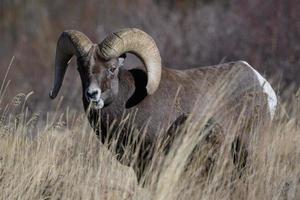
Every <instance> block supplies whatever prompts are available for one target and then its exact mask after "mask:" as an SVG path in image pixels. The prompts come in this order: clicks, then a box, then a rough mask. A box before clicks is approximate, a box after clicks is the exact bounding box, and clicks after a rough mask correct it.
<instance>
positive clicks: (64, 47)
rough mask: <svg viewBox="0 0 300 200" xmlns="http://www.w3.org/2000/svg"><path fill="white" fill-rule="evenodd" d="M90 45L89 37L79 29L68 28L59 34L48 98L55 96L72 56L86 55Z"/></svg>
mask: <svg viewBox="0 0 300 200" xmlns="http://www.w3.org/2000/svg"><path fill="white" fill-rule="evenodd" d="M92 45H93V43H92V42H91V41H90V40H89V38H88V37H87V36H86V35H84V34H83V33H81V32H79V31H75V30H68V31H64V32H63V33H62V34H61V35H60V37H59V39H58V42H57V47H56V56H55V77H54V86H53V89H52V90H51V91H50V94H49V96H50V98H52V99H54V98H55V97H56V96H57V94H58V92H59V90H60V87H61V85H62V82H63V79H64V75H65V72H66V70H67V67H68V62H69V61H70V59H71V58H72V56H73V55H75V56H76V57H77V58H78V57H81V56H84V55H86V54H87V53H88V52H89V50H90V49H91V47H92Z"/></svg>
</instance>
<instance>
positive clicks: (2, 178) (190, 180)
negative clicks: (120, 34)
mask: <svg viewBox="0 0 300 200" xmlns="http://www.w3.org/2000/svg"><path fill="white" fill-rule="evenodd" d="M299 6H300V4H299V3H298V2H297V1H296V0H286V1H280V0H270V1H263V0H251V1H246V0H223V1H207V0H201V1H196V0H167V1H159V0H153V1H148V0H122V1H118V0H88V1H80V0H75V1H73V0H72V1H71V0H65V1H38V0H30V1H19V0H16V1H11V0H2V1H1V2H0V35H1V36H0V37H1V46H0V80H4V77H5V76H6V70H7V68H8V67H7V66H8V65H10V64H9V63H11V65H10V66H11V67H10V70H9V72H8V77H7V79H5V80H6V81H4V82H3V84H2V86H1V84H0V86H1V87H0V199H18V198H19V199H151V198H152V199H162V200H165V199H299V198H300V188H299V187H300V168H299V166H300V159H299V158H300V148H299V144H300V137H299V136H300V132H299V130H300V129H299V119H300V109H299V105H300V99H299V94H298V93H299V92H298V93H296V94H295V88H297V87H298V85H299V83H300V79H299V73H300V71H299V70H300V68H299V67H297V66H298V65H299V64H300V57H299V56H300V41H299V40H300V35H299V34H300V25H299V20H298V19H299V17H300V16H299V12H298V11H299V9H300V8H299ZM124 27H137V28H140V29H143V30H144V31H146V32H147V33H149V34H150V35H151V36H152V37H153V38H154V39H155V41H156V42H157V44H158V47H159V49H160V52H161V54H162V60H163V63H164V64H165V65H166V66H174V67H176V68H181V67H182V66H186V67H195V66H205V65H213V64H217V63H220V62H225V61H233V60H241V59H243V60H247V61H248V62H249V63H250V64H252V65H253V66H254V67H255V68H256V69H258V71H260V72H262V73H265V74H266V76H267V77H268V79H269V77H272V79H273V82H272V84H273V86H274V88H276V89H277V90H278V91H277V92H278V94H279V95H280V96H281V98H282V101H281V103H280V106H279V110H278V113H277V116H276V118H275V120H274V122H273V123H272V124H271V126H270V127H268V128H266V129H265V130H263V131H261V132H257V131H254V130H250V131H249V134H250V135H251V136H252V138H251V142H250V148H251V150H252V151H250V152H249V160H250V162H249V164H248V165H247V167H246V168H245V169H244V171H243V173H242V175H241V174H240V173H238V171H237V170H236V169H235V167H234V165H233V164H232V157H231V154H230V148H229V147H230V146H231V142H232V139H233V136H234V135H235V134H237V133H236V130H237V128H238V126H239V122H236V124H233V126H232V129H231V131H230V132H229V131H228V132H227V133H226V134H224V135H225V136H224V138H223V137H222V138H218V137H216V138H215V137H214V136H213V137H212V138H213V139H212V140H210V139H209V140H207V137H204V136H203V135H201V134H200V133H202V134H203V132H199V130H202V129H203V128H204V127H205V125H206V122H207V120H208V119H207V117H205V118H201V119H199V121H193V123H190V124H187V126H186V127H185V128H184V129H183V130H180V131H181V132H182V133H185V134H182V137H179V139H178V142H175V145H174V146H173V147H172V148H171V151H170V154H169V155H168V157H167V158H166V160H165V162H162V163H160V162H159V164H158V163H153V165H152V168H151V169H149V172H148V173H147V174H146V175H145V177H144V179H145V186H144V188H142V186H141V185H138V184H137V181H136V177H135V175H134V173H133V171H132V169H130V168H129V167H125V166H123V165H120V164H119V163H118V162H116V161H115V158H114V157H115V155H113V154H110V153H108V151H106V148H104V147H107V144H105V145H104V146H103V145H102V144H99V141H98V140H97V139H96V136H95V135H94V134H93V133H92V131H91V130H90V128H89V125H88V124H87V122H86V120H85V116H83V115H81V113H83V109H82V105H81V104H82V103H81V89H80V87H81V86H80V79H79V76H78V74H77V72H76V70H75V62H74V60H73V61H72V63H71V66H70V67H69V69H68V70H69V72H68V73H67V74H66V79H65V81H64V86H63V88H62V90H63V91H62V92H61V93H60V94H61V95H62V96H64V99H62V100H61V101H55V102H51V101H50V99H49V97H48V92H49V89H50V87H51V85H52V79H53V68H54V56H55V55H54V54H55V52H54V51H55V46H56V41H57V38H58V36H59V34H60V33H61V32H62V31H63V30H66V29H77V30H80V31H82V32H84V33H86V34H87V35H88V36H89V37H90V38H91V39H92V40H93V41H99V42H100V41H102V39H103V38H104V37H105V36H106V35H107V33H109V32H111V31H113V30H117V29H120V28H124ZM12 58H13V59H12ZM136 64H140V63H138V62H137V60H135V59H133V58H131V59H129V62H128V63H127V66H128V67H131V66H132V65H136ZM8 80H11V81H10V83H9V84H8V82H9V81H8ZM0 82H1V81H0ZM31 91H33V92H34V93H31ZM215 103H219V102H215ZM207 116H209V113H207ZM125 121H126V120H125ZM199 134H200V135H199ZM220 140H221V141H222V142H221V143H220V142H219V141H220ZM196 145H200V149H198V151H197V152H195V151H194V148H193V147H195V146H196ZM110 148H113V147H110ZM128 151H130V148H129V147H128ZM192 153H197V156H193V157H192V159H189V158H190V155H191V154H192ZM157 158H160V151H159V149H158V150H157ZM158 160H159V161H161V160H160V159H158ZM186 163H189V168H188V169H187V170H186V168H185V164H186ZM132 164H133V163H132Z"/></svg>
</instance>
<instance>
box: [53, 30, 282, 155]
mask: <svg viewBox="0 0 300 200" xmlns="http://www.w3.org/2000/svg"><path fill="white" fill-rule="evenodd" d="M125 53H133V54H135V55H136V56H138V57H139V58H140V59H141V60H142V62H143V63H144V66H145V69H146V70H145V71H143V70H140V69H133V70H129V71H127V70H125V69H123V67H122V66H123V61H124V59H125V57H126V56H125ZM73 55H75V56H76V57H77V64H78V71H79V73H80V77H81V81H82V90H83V91H82V95H83V104H84V108H85V110H86V112H87V113H88V117H89V121H90V123H91V125H92V126H93V128H94V129H95V131H96V132H97V133H98V134H99V136H100V137H101V140H102V141H105V140H109V139H110V138H108V137H107V129H108V126H109V125H110V124H111V122H112V121H114V120H117V121H118V120H121V119H122V117H123V116H124V115H123V114H124V111H125V112H135V114H136V116H135V121H134V124H135V126H136V128H137V129H140V130H141V129H142V127H144V126H145V125H147V126H146V127H147V131H146V137H145V138H144V142H145V144H148V145H150V147H152V145H153V144H155V143H156V140H157V138H164V136H165V135H168V137H169V136H170V137H174V134H173V135H172V131H170V130H172V129H173V127H174V125H181V124H182V123H183V122H184V121H185V119H186V117H187V116H188V115H189V114H190V113H193V116H194V117H195V118H201V117H203V116H206V115H209V117H213V119H214V120H215V121H216V122H217V123H219V124H220V125H221V127H222V129H223V130H225V132H226V130H227V129H228V128H229V126H230V125H231V124H232V123H231V122H233V121H232V120H237V119H242V122H243V123H242V124H243V125H242V126H240V127H239V130H238V131H237V132H238V135H237V137H239V138H241V141H242V143H243V144H247V143H248V141H249V140H248V136H249V132H248V131H247V128H249V125H254V126H257V127H262V126H264V125H265V124H268V123H269V122H270V120H271V118H272V117H273V115H274V112H275V109H276V105H277V98H276V95H275V92H274V90H273V89H272V87H271V85H270V84H269V83H268V82H267V81H266V80H265V79H264V78H263V77H262V76H261V75H260V74H259V73H258V72H257V71H256V70H255V69H253V68H252V67H251V66H250V65H249V64H248V63H246V62H244V61H238V62H232V63H226V64H220V65H216V66H208V67H202V68H194V69H189V70H174V69H169V68H163V67H162V66H161V57H160V54H159V50H158V48H157V46H156V44H155V42H154V40H153V39H152V38H151V37H150V36H149V35H148V34H147V33H145V32H143V31H141V30H138V29H123V30H120V31H118V32H115V33H112V34H111V35H109V36H108V37H106V38H105V39H104V40H103V41H102V42H101V43H100V44H93V43H92V42H91V41H90V40H89V39H88V37H87V36H85V35H84V34H83V33H81V32H79V31H74V30H69V31H65V32H63V33H62V34H61V36H60V38H59V40H58V43H57V50H56V58H55V80H54V85H53V89H52V90H51V92H50V97H51V98H55V97H56V96H57V94H58V92H59V90H60V88H61V85H62V82H63V78H64V75H65V72H66V69H67V66H68V62H69V60H70V59H71V57H72V56H73ZM99 115H101V116H99ZM100 124H101V129H102V130H100ZM239 125H240V124H239ZM170 127H172V128H171V129H170ZM161 130H166V131H161ZM167 130H168V131H167ZM159 133H161V134H165V135H158V134H159ZM126 134H128V133H127V132H124V134H123V135H121V136H120V138H119V141H118V142H121V143H126V140H127V139H128V137H129V136H128V135H126ZM118 147H120V149H122V145H119V146H118ZM148 150H149V149H148ZM140 151H141V152H142V153H143V151H146V149H145V148H142V149H140Z"/></svg>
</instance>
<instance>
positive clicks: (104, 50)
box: [99, 28, 161, 94]
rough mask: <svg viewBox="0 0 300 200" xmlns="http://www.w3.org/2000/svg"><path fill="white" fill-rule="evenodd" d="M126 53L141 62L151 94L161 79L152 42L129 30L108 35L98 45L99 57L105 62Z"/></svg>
mask: <svg viewBox="0 0 300 200" xmlns="http://www.w3.org/2000/svg"><path fill="white" fill-rule="evenodd" d="M126 52H129V53H133V54H135V55H136V56H138V57H139V58H140V59H141V60H142V61H143V63H144V65H145V67H146V70H147V77H148V83H147V86H146V89H147V93H148V94H153V93H154V92H155V91H156V90H157V88H158V86H159V83H160V79H161V58H160V54H159V50H158V48H157V46H156V44H155V42H154V40H153V39H152V37H151V36H150V35H148V34H147V33H145V32H143V31H141V30H139V29H136V28H129V29H122V30H120V31H117V32H114V33H112V34H110V35H109V36H107V37H106V38H105V39H104V40H103V41H102V43H101V44H99V55H100V56H101V57H102V58H104V59H106V60H109V59H111V58H117V57H119V56H120V55H122V54H123V53H126Z"/></svg>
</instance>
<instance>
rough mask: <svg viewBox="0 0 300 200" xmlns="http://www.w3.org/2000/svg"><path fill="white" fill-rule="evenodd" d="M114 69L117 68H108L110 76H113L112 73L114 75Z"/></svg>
mask: <svg viewBox="0 0 300 200" xmlns="http://www.w3.org/2000/svg"><path fill="white" fill-rule="evenodd" d="M116 69H117V68H115V67H110V68H108V72H109V73H110V74H113V73H115V71H116Z"/></svg>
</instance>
